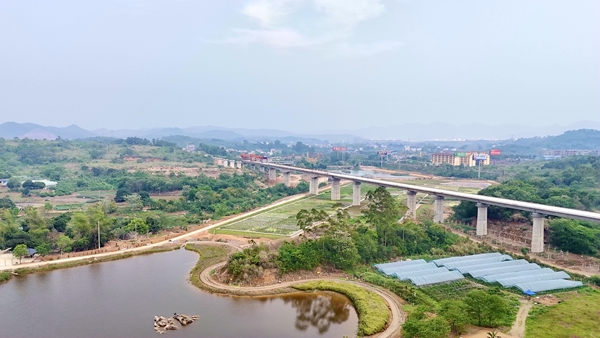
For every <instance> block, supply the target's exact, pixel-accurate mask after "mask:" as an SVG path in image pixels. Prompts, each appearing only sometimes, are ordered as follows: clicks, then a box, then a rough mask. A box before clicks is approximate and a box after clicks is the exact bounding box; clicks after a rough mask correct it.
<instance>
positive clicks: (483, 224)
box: [477, 203, 488, 236]
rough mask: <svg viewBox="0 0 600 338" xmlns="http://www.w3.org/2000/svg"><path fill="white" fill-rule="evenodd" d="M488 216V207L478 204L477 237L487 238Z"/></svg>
mask: <svg viewBox="0 0 600 338" xmlns="http://www.w3.org/2000/svg"><path fill="white" fill-rule="evenodd" d="M487 214H488V206H487V204H484V203H477V236H487V234H488V233H487Z"/></svg>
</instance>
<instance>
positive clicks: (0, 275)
mask: <svg viewBox="0 0 600 338" xmlns="http://www.w3.org/2000/svg"><path fill="white" fill-rule="evenodd" d="M12 276H13V275H12V273H10V272H8V271H4V272H0V284H2V283H4V282H8V281H9V280H10V279H11V278H12Z"/></svg>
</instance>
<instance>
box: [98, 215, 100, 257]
mask: <svg viewBox="0 0 600 338" xmlns="http://www.w3.org/2000/svg"><path fill="white" fill-rule="evenodd" d="M98 250H100V220H98Z"/></svg>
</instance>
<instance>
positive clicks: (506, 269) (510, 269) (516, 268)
mask: <svg viewBox="0 0 600 338" xmlns="http://www.w3.org/2000/svg"><path fill="white" fill-rule="evenodd" d="M535 269H540V266H539V265H537V264H534V263H530V264H521V265H513V266H506V267H503V268H492V269H481V270H474V271H471V272H469V274H470V275H471V276H473V277H475V278H479V277H482V276H486V275H493V274H498V273H502V272H513V271H526V270H535Z"/></svg>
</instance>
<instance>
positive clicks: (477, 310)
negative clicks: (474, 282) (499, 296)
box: [464, 290, 488, 326]
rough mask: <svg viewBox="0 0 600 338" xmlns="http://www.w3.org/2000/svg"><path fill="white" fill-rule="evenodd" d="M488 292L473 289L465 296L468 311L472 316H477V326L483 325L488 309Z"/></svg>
mask: <svg viewBox="0 0 600 338" xmlns="http://www.w3.org/2000/svg"><path fill="white" fill-rule="evenodd" d="M487 299H488V294H487V293H486V292H485V291H482V290H473V291H470V292H469V293H467V295H466V296H465V300H464V302H465V304H466V305H467V312H468V313H469V315H470V316H471V318H475V319H476V321H477V326H481V324H482V322H483V318H484V316H485V311H486V302H487Z"/></svg>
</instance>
